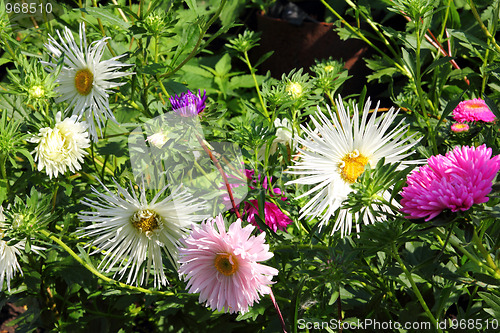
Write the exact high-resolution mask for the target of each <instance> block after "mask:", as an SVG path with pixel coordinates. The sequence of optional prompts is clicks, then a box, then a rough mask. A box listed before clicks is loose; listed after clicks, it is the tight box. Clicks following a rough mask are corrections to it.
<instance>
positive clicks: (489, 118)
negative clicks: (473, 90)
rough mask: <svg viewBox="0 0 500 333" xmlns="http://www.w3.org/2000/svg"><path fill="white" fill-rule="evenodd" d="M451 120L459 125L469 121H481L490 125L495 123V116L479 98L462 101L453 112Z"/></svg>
mask: <svg viewBox="0 0 500 333" xmlns="http://www.w3.org/2000/svg"><path fill="white" fill-rule="evenodd" d="M453 119H455V121H458V122H460V123H463V122H466V121H469V122H473V121H482V122H485V123H491V122H493V121H495V115H494V114H493V112H491V110H490V108H489V107H488V105H486V102H485V101H483V100H482V99H480V98H474V99H470V100H467V101H462V102H460V103H459V104H458V106H457V107H456V108H455V110H453Z"/></svg>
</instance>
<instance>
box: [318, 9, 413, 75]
mask: <svg viewBox="0 0 500 333" xmlns="http://www.w3.org/2000/svg"><path fill="white" fill-rule="evenodd" d="M321 2H322V3H323V5H325V7H326V8H328V10H329V11H330V12H331V13H332V14H333V15H335V16H336V17H337V18H338V19H339V20H341V21H342V23H344V24H345V26H346V27H347V28H349V30H351V31H352V32H353V33H354V34H356V36H358V38H360V39H361V40H362V41H364V42H365V43H367V44H368V45H369V46H370V47H371V48H373V49H374V50H375V51H377V52H378V53H379V54H380V55H381V56H382V58H384V59H385V60H387V61H388V62H390V63H391V64H393V65H394V66H396V67H397V68H398V69H399V70H400V71H401V73H403V74H404V75H406V76H407V77H411V75H410V73H408V71H407V70H406V69H405V68H404V67H403V66H401V65H400V64H399V63H397V62H396V61H395V60H394V59H392V58H391V57H389V56H388V55H387V54H386V53H385V52H383V51H382V50H381V49H379V48H378V47H377V46H375V45H374V44H373V43H372V42H371V41H370V40H369V39H368V38H366V37H365V36H364V35H363V34H362V33H361V32H359V31H358V29H356V28H354V27H353V26H351V25H350V24H349V23H347V21H346V20H345V19H344V18H343V17H342V16H341V15H340V14H339V13H337V11H335V9H333V8H332V7H331V6H330V5H329V4H328V3H327V2H326V0H321Z"/></svg>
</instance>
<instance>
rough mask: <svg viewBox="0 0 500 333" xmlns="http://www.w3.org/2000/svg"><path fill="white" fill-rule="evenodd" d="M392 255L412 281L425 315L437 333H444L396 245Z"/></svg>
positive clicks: (393, 245) (393, 246)
mask: <svg viewBox="0 0 500 333" xmlns="http://www.w3.org/2000/svg"><path fill="white" fill-rule="evenodd" d="M392 255H393V256H394V258H395V259H396V261H397V262H398V263H399V266H400V267H401V269H402V270H403V272H404V273H405V275H406V277H407V278H408V280H409V281H410V284H411V287H412V289H413V292H414V293H415V295H416V296H417V298H418V301H419V302H420V305H421V306H422V308H423V309H424V311H425V313H426V314H427V317H428V318H429V319H430V321H431V322H432V324H433V325H434V327H435V328H436V329H437V331H438V332H442V331H441V329H440V328H439V327H438V326H437V320H436V318H434V315H433V314H432V312H431V310H430V309H429V307H428V306H427V303H425V300H424V298H423V297H422V294H421V293H420V290H419V289H418V287H417V284H416V283H415V281H414V280H413V277H412V275H411V273H410V271H409V270H408V269H407V268H406V266H405V264H404V262H403V260H402V259H401V257H400V256H399V253H398V249H397V248H396V245H395V244H394V243H393V244H392Z"/></svg>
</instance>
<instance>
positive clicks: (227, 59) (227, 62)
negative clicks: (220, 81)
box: [215, 53, 231, 76]
mask: <svg viewBox="0 0 500 333" xmlns="http://www.w3.org/2000/svg"><path fill="white" fill-rule="evenodd" d="M230 70H231V56H230V55H229V53H226V54H224V55H223V56H222V58H220V60H219V61H218V62H217V63H216V64H215V71H216V72H217V74H218V75H219V76H224V75H226V74H227V73H229V71H230Z"/></svg>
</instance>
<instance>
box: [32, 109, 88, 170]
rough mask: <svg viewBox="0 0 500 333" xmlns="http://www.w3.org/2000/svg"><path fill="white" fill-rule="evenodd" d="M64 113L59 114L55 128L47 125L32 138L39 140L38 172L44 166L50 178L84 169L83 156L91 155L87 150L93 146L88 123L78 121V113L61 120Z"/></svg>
mask: <svg viewBox="0 0 500 333" xmlns="http://www.w3.org/2000/svg"><path fill="white" fill-rule="evenodd" d="M61 117H62V116H61V112H58V113H57V114H56V124H55V126H54V128H51V127H44V128H42V129H40V132H39V133H38V135H36V136H34V137H32V138H31V139H29V141H30V142H33V143H38V146H36V148H35V150H34V152H35V161H37V162H38V171H42V170H43V168H45V172H46V173H47V175H49V177H50V178H51V179H52V177H57V176H58V174H63V173H65V172H66V168H69V170H70V171H71V172H76V171H77V170H80V169H81V165H80V163H83V156H84V155H86V154H88V153H87V152H86V151H85V150H84V149H85V148H88V147H90V140H89V138H88V133H87V131H86V130H87V124H86V123H82V122H79V121H78V118H77V116H76V115H74V116H71V117H70V118H65V119H64V120H62V121H61Z"/></svg>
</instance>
